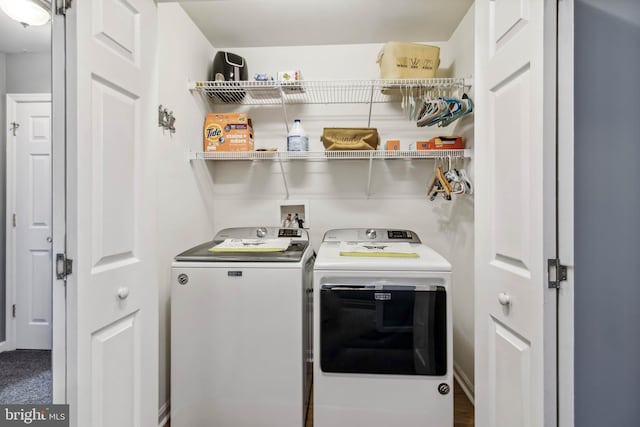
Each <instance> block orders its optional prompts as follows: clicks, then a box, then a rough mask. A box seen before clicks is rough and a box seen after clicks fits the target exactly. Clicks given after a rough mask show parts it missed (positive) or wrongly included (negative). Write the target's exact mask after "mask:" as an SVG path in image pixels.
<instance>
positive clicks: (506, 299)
mask: <svg viewBox="0 0 640 427" xmlns="http://www.w3.org/2000/svg"><path fill="white" fill-rule="evenodd" d="M498 301H499V302H500V304H501V305H505V306H507V305H509V304H511V297H510V296H509V294H505V293H504V292H500V294H499V295H498Z"/></svg>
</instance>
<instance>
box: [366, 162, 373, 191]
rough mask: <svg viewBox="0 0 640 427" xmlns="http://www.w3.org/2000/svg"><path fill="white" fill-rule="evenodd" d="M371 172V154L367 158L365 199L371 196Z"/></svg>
mask: <svg viewBox="0 0 640 427" xmlns="http://www.w3.org/2000/svg"><path fill="white" fill-rule="evenodd" d="M372 170H373V152H371V153H370V156H369V174H368V176H367V199H368V198H369V196H370V195H371V171H372Z"/></svg>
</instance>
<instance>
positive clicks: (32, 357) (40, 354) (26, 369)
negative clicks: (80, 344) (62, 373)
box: [0, 350, 52, 404]
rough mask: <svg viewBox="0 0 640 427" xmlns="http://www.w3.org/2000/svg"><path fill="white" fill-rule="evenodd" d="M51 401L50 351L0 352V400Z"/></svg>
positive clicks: (6, 401)
mask: <svg viewBox="0 0 640 427" xmlns="http://www.w3.org/2000/svg"><path fill="white" fill-rule="evenodd" d="M51 401H52V397H51V351H48V350H16V351H5V352H4V353H0V404H12V403H13V404H15V403H17V404H24V403H36V404H37V403H40V404H47V403H51Z"/></svg>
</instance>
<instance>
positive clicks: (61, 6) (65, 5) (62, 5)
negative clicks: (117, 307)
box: [55, 0, 72, 15]
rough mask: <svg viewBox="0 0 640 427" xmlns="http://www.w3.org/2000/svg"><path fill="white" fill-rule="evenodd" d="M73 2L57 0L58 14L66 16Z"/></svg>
mask: <svg viewBox="0 0 640 427" xmlns="http://www.w3.org/2000/svg"><path fill="white" fill-rule="evenodd" d="M71 1H72V0H56V8H55V9H56V14H57V15H66V14H67V10H69V9H71Z"/></svg>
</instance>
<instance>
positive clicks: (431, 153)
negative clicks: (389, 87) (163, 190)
mask: <svg viewBox="0 0 640 427" xmlns="http://www.w3.org/2000/svg"><path fill="white" fill-rule="evenodd" d="M449 157H451V158H464V157H467V158H469V157H471V150H415V151H383V150H342V151H221V152H215V151H214V152H208V153H205V152H191V153H189V158H190V160H358V159H364V160H369V159H436V158H449Z"/></svg>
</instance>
